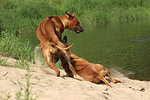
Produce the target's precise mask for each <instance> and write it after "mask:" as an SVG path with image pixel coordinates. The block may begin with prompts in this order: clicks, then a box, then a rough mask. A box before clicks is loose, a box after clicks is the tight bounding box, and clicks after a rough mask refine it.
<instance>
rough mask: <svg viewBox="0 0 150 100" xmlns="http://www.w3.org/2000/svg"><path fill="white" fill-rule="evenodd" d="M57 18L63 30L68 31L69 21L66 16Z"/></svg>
mask: <svg viewBox="0 0 150 100" xmlns="http://www.w3.org/2000/svg"><path fill="white" fill-rule="evenodd" d="M59 18H60V19H61V21H62V23H63V26H64V28H65V29H69V25H70V23H69V20H68V18H67V16H59Z"/></svg>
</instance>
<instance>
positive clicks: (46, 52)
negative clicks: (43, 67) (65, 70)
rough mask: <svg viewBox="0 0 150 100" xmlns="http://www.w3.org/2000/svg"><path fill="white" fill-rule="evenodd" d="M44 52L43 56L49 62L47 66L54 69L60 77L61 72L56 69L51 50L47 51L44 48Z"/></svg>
mask: <svg viewBox="0 0 150 100" xmlns="http://www.w3.org/2000/svg"><path fill="white" fill-rule="evenodd" d="M42 51H43V56H44V58H45V60H46V62H47V65H48V66H49V67H50V68H51V69H53V70H54V71H55V72H56V74H57V76H58V77H59V76H60V71H59V70H58V69H57V68H56V67H55V65H54V63H53V60H52V58H53V55H52V54H51V53H50V50H49V49H45V48H44V47H43V48H42Z"/></svg>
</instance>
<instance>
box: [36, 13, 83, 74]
mask: <svg viewBox="0 0 150 100" xmlns="http://www.w3.org/2000/svg"><path fill="white" fill-rule="evenodd" d="M65 14H66V16H52V17H48V18H46V19H44V20H43V21H42V22H41V23H40V25H39V26H38V28H37V31H36V33H37V37H38V39H39V40H40V42H41V43H40V45H41V46H42V52H43V56H44V58H45V60H46V62H47V65H48V66H49V67H50V68H51V69H53V70H55V71H56V73H57V76H60V71H59V70H58V69H57V68H56V67H55V65H54V63H53V57H54V55H55V54H56V53H58V51H59V52H60V51H61V53H59V54H58V55H60V56H63V57H64V58H65V60H66V61H67V62H68V64H69V68H70V69H71V71H72V73H73V75H76V74H77V73H76V71H75V70H74V68H73V66H72V65H71V63H70V55H69V54H68V52H67V50H68V49H69V48H70V47H72V45H71V46H70V47H66V46H65V45H64V44H63V43H62V42H61V34H62V33H63V31H64V29H70V30H73V31H75V32H76V33H80V32H82V31H84V29H83V28H82V27H81V26H80V24H79V21H78V19H77V18H76V17H75V13H73V14H68V13H67V12H65Z"/></svg>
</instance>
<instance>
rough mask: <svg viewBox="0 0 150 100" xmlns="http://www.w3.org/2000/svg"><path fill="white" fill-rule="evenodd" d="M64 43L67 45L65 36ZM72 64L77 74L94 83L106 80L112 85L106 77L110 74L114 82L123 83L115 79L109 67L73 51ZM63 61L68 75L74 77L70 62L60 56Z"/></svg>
mask: <svg viewBox="0 0 150 100" xmlns="http://www.w3.org/2000/svg"><path fill="white" fill-rule="evenodd" d="M63 41H64V44H65V45H66V46H67V37H66V36H64V39H63ZM69 52H70V53H71V58H70V59H71V64H72V65H73V66H74V68H75V70H76V72H77V74H78V75H79V76H81V77H82V78H83V79H84V80H86V81H90V82H93V83H99V82H100V81H101V80H102V81H103V82H105V83H106V84H107V85H108V86H111V85H110V84H109V82H108V81H107V80H106V79H105V76H108V77H109V78H110V79H111V80H112V82H113V83H118V82H119V83H121V81H118V80H116V79H114V78H113V77H112V76H111V75H110V73H109V71H108V69H106V68H105V67H104V66H102V65H100V64H93V63H90V62H88V61H86V60H85V59H83V58H80V57H78V56H76V55H74V54H73V53H72V52H71V51H69ZM60 59H61V62H62V67H63V68H64V69H65V71H66V73H67V76H70V77H72V76H73V75H72V72H71V71H70V69H69V66H68V62H67V61H66V60H65V59H64V57H62V56H61V57H60Z"/></svg>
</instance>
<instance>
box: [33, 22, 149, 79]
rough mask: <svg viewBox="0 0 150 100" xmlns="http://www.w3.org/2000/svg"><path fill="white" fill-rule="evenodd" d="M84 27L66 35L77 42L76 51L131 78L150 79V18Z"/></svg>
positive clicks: (78, 54)
mask: <svg viewBox="0 0 150 100" xmlns="http://www.w3.org/2000/svg"><path fill="white" fill-rule="evenodd" d="M81 26H82V27H83V28H84V30H85V31H84V32H82V33H80V34H76V33H75V32H73V31H70V30H65V31H64V33H63V34H62V36H63V35H67V36H68V43H69V45H70V44H72V43H75V45H74V46H73V47H72V48H71V51H72V52H73V53H74V54H76V55H77V56H79V57H82V58H84V59H86V60H88V61H89V62H92V63H100V64H102V65H104V67H106V68H108V69H115V70H118V71H120V72H121V73H123V74H124V75H126V76H127V77H129V78H131V79H138V80H150V20H142V21H134V22H126V23H108V24H96V25H91V24H83V23H81ZM34 39H36V40H35V41H37V38H35V37H34ZM34 39H32V41H33V40H34ZM38 43H39V42H38V41H37V43H35V42H34V45H38Z"/></svg>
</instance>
